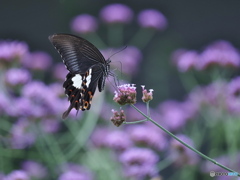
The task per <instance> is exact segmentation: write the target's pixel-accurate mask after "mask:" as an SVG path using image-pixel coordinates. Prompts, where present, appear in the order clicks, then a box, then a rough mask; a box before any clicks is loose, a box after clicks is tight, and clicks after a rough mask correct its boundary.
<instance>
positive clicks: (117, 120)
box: [111, 109, 126, 127]
mask: <svg viewBox="0 0 240 180" xmlns="http://www.w3.org/2000/svg"><path fill="white" fill-rule="evenodd" d="M112 112H113V114H114V116H113V117H111V121H112V122H113V124H114V125H115V126H117V127H119V126H120V125H121V124H122V123H123V122H125V121H126V116H125V114H124V111H123V110H121V111H120V113H119V112H117V111H115V110H114V109H113V110H112Z"/></svg>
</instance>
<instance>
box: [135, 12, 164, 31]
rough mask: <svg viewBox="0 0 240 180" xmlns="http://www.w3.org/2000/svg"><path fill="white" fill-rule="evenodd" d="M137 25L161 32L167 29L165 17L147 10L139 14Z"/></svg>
mask: <svg viewBox="0 0 240 180" xmlns="http://www.w3.org/2000/svg"><path fill="white" fill-rule="evenodd" d="M138 23H139V25H140V26H141V27H144V28H153V29H157V30H163V29H165V28H166V27H167V19H166V17H165V16H164V15H163V14H162V13H161V12H160V11H157V10H154V9H147V10H144V11H142V12H140V13H139V15H138Z"/></svg>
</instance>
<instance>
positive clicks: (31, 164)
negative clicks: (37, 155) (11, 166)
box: [22, 161, 47, 179]
mask: <svg viewBox="0 0 240 180" xmlns="http://www.w3.org/2000/svg"><path fill="white" fill-rule="evenodd" d="M22 169H23V170H24V171H25V172H26V173H27V174H28V175H29V176H31V177H33V178H37V179H41V178H44V177H45V176H46V175H47V170H46V168H45V167H43V166H42V165H41V164H39V163H37V162H35V161H25V162H24V163H23V164H22Z"/></svg>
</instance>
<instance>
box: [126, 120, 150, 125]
mask: <svg viewBox="0 0 240 180" xmlns="http://www.w3.org/2000/svg"><path fill="white" fill-rule="evenodd" d="M145 121H148V119H143V120H139V121H133V122H124V123H123V124H137V123H141V122H145Z"/></svg>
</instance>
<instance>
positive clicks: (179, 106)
mask: <svg viewBox="0 0 240 180" xmlns="http://www.w3.org/2000/svg"><path fill="white" fill-rule="evenodd" d="M187 105H188V104H184V103H179V102H176V101H166V102H164V103H162V104H161V105H160V107H159V109H160V112H161V115H162V120H163V122H164V124H165V125H166V126H167V128H168V129H170V130H178V129H179V128H181V127H183V126H184V125H185V123H186V121H187V120H188V119H190V118H191V117H192V116H193V115H194V112H192V110H194V109H190V108H189V107H188V106H187Z"/></svg>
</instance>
